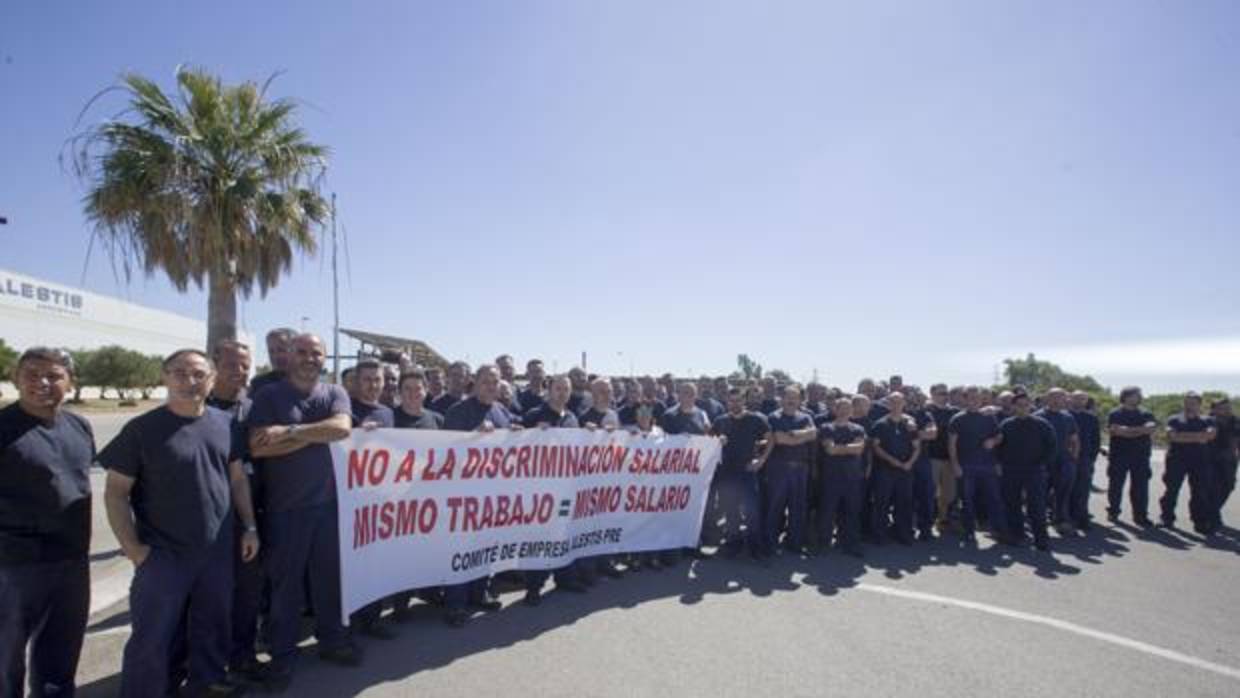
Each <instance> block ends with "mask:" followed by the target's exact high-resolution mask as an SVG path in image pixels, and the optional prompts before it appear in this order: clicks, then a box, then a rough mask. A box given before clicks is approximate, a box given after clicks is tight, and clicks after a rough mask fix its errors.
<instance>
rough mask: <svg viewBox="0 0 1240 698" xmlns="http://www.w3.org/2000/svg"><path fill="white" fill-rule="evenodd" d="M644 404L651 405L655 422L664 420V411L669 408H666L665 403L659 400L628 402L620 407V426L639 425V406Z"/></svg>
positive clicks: (651, 412)
mask: <svg viewBox="0 0 1240 698" xmlns="http://www.w3.org/2000/svg"><path fill="white" fill-rule="evenodd" d="M642 404H646V405H649V407H650V414H651V416H652V417H653V418H654V423H655V424H659V423H660V422H662V420H663V413H664V412H666V411H667V410H666V408H664V407H663V403H661V402H659V401H658V400H654V401H652V402H649V403H637V404H634V403H626V404H625V405H624V407H621V408H620V412H619V413H618V416H619V417H620V426H622V427H631V426H636V425H637V408H638V407H640V406H641V405H642Z"/></svg>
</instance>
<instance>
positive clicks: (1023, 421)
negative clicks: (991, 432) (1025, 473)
mask: <svg viewBox="0 0 1240 698" xmlns="http://www.w3.org/2000/svg"><path fill="white" fill-rule="evenodd" d="M999 433H1000V434H1002V435H1003V441H1002V442H1000V444H999V448H998V449H997V452H996V453H995V455H996V456H998V458H999V462H1000V463H1001V464H1002V465H1003V467H1004V468H1010V469H1012V470H1033V469H1036V468H1045V467H1047V466H1049V465H1050V464H1051V463H1053V462H1055V458H1056V457H1057V456H1058V453H1059V442H1058V440H1057V439H1056V438H1055V427H1052V426H1051V424H1050V422H1048V421H1046V420H1045V419H1042V418H1041V417H1034V416H1032V415H1031V416H1028V417H1008V418H1007V419H1005V420H1003V423H1002V424H1000V425H999Z"/></svg>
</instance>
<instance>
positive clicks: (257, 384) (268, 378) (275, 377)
mask: <svg viewBox="0 0 1240 698" xmlns="http://www.w3.org/2000/svg"><path fill="white" fill-rule="evenodd" d="M284 375H285V374H284V371H268V372H266V373H264V374H262V375H259V376H254V377H253V378H251V379H250V395H257V394H258V391H259V389H261V388H265V387H267V386H269V385H275V384H276V383H279V382H280V381H282V380H284ZM208 399H209V398H208Z"/></svg>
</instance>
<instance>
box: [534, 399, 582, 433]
mask: <svg viewBox="0 0 1240 698" xmlns="http://www.w3.org/2000/svg"><path fill="white" fill-rule="evenodd" d="M524 422H525V426H526V428H534V427H541V426H542V425H544V424H546V425H547V426H549V427H557V428H562V429H576V428H577V427H578V426H580V425H579V424H578V423H577V415H575V414H573V413H572V412H571V411H569V410H568V409H567V408H565V409H564V411H563V412H556V411H555V409H554V408H552V407H551V405H550V404H544V405H543V406H542V407H539V408H536V409H533V410H530V411H529V412H526V413H525V419H524Z"/></svg>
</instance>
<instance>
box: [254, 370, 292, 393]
mask: <svg viewBox="0 0 1240 698" xmlns="http://www.w3.org/2000/svg"><path fill="white" fill-rule="evenodd" d="M284 376H285V373H284V371H268V372H266V373H264V374H262V375H258V376H254V377H253V378H251V379H250V390H249V393H250V395H257V394H258V391H259V390H261V389H263V388H266V387H267V386H269V385H275V384H276V383H279V382H280V381H282V380H284Z"/></svg>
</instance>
